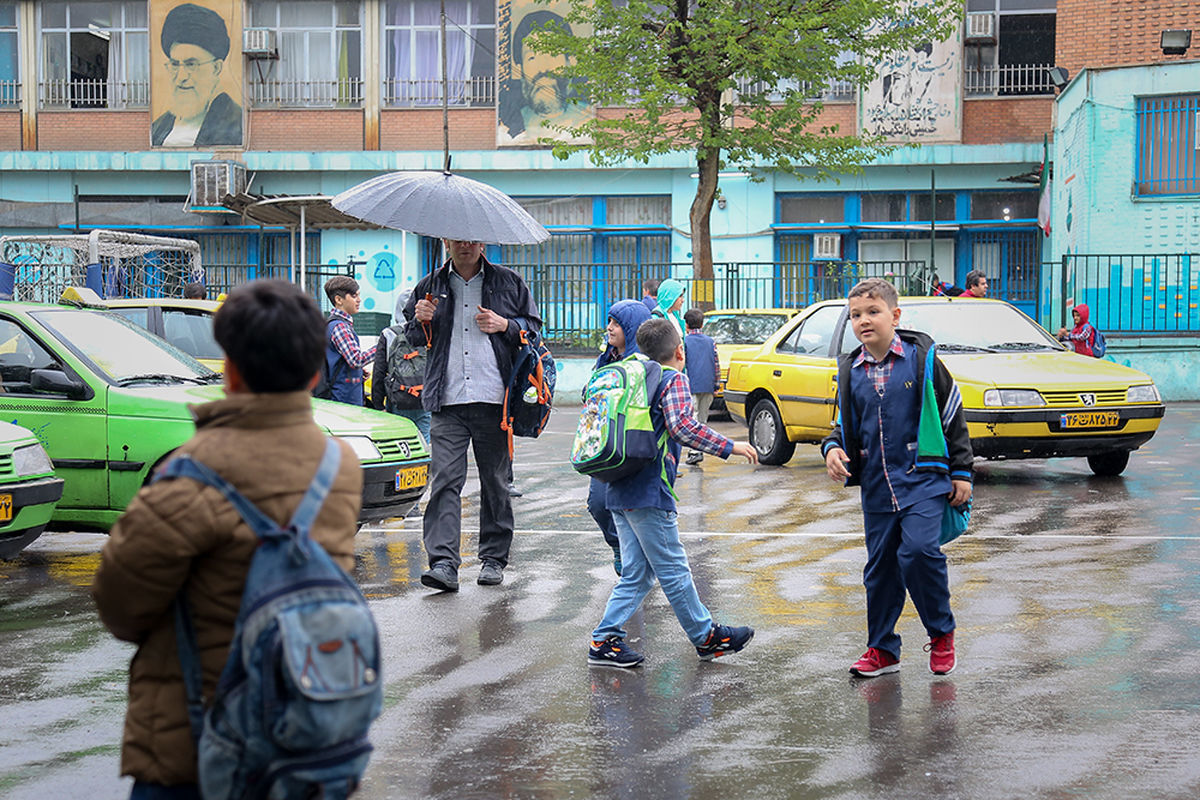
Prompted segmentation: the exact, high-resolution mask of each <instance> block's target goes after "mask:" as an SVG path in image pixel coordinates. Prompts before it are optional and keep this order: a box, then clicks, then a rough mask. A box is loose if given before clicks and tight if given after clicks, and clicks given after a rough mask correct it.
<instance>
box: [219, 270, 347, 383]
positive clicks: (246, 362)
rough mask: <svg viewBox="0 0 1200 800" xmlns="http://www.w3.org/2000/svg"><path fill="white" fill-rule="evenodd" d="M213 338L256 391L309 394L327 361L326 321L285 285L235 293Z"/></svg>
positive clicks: (251, 286)
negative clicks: (313, 379)
mask: <svg viewBox="0 0 1200 800" xmlns="http://www.w3.org/2000/svg"><path fill="white" fill-rule="evenodd" d="M213 336H214V337H215V338H216V340H217V344H219V345H221V349H222V350H224V351H225V355H226V356H228V357H229V360H230V361H232V362H233V363H234V364H235V365H236V366H237V368H238V371H239V372H240V373H241V374H242V378H243V379H244V380H245V381H246V386H248V387H249V388H250V390H251V391H252V392H297V391H300V390H302V389H306V388H308V382H309V381H310V380H312V377H313V375H316V374H317V371H318V370H320V369H321V359H323V358H324V357H325V318H324V317H322V316H321V310H320V309H319V308H317V304H316V301H314V300H313V299H312V298H311V297H309V296H308V295H307V294H305V293H304V292H303V291H301V290H300V288H299V287H297V286H295V285H294V284H291V283H288V282H287V281H276V280H257V281H250V282H249V283H244V284H242V285H241V286H239V287H237V288H236V289H234V290H233V291H232V292H230V293H229V296H228V297H227V298H225V302H224V303H222V304H221V307H220V308H219V309H218V310H217V314H216V316H215V317H214V318H213Z"/></svg>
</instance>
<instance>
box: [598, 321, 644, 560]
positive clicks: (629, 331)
mask: <svg viewBox="0 0 1200 800" xmlns="http://www.w3.org/2000/svg"><path fill="white" fill-rule="evenodd" d="M648 319H650V309H649V308H647V307H646V305H645V304H644V303H642V302H639V301H637V300H618V301H617V302H615V303H613V304H612V308H610V309H609V310H608V327H607V328H605V336H606V341H607V346H606V347H605V348H604V352H603V353H601V354H600V357H599V358H597V359H596V364H595V366H593V367H592V369H593V370H597V369H600V368H601V367H603V366H606V365H608V364H611V363H613V362H614V361H620V360H621V359H622V358H625V357H626V356H631V355H633V354H634V353H636V352H638V346H637V329H638V327H640V326H641V324H642V323H643V322H645V321H646V320H648ZM607 486H608V484H606V483H604V482H602V481H598V480H596V479H595V478H592V480H591V483H590V484H589V485H588V498H587V507H588V513H589V514H591V515H592V519H594V520H596V524H597V525H599V526H600V532H601V533H603V534H604V541H605V542H606V543H607V544H608V546H609V547H611V548H612V551H613V569H614V570H616V572H617V575H620V574H621V543H620V540H619V539H618V538H617V526H616V525H615V524H614V523H613V515H612V512H611V511H609V510H608V509H607V508H605V507H604V494H605V491H606V489H607Z"/></svg>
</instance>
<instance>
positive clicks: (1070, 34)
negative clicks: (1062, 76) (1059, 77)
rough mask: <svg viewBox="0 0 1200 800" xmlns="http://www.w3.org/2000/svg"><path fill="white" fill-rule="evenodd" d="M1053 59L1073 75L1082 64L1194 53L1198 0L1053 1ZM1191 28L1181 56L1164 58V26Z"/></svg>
mask: <svg viewBox="0 0 1200 800" xmlns="http://www.w3.org/2000/svg"><path fill="white" fill-rule="evenodd" d="M1057 9H1058V19H1057V21H1056V40H1057V41H1056V43H1055V63H1056V64H1057V65H1058V66H1060V67H1066V68H1067V70H1068V71H1069V72H1070V73H1071V77H1074V76H1075V74H1076V73H1077V72H1079V70H1080V68H1082V67H1103V66H1113V65H1117V64H1144V63H1147V62H1159V61H1173V60H1182V59H1186V58H1189V57H1191V58H1197V57H1200V0H1058V5H1057ZM1179 28H1186V29H1190V30H1191V31H1192V48H1191V50H1190V51H1189V52H1188V54H1187V55H1183V56H1164V55H1163V53H1162V48H1161V46H1160V38H1159V37H1160V36H1161V34H1162V32H1163V31H1164V30H1171V29H1179Z"/></svg>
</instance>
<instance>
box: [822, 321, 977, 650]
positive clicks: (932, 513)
mask: <svg viewBox="0 0 1200 800" xmlns="http://www.w3.org/2000/svg"><path fill="white" fill-rule="evenodd" d="M897 336H898V338H899V340H900V345H901V347H902V349H903V351H904V355H903V356H902V357H901V356H898V355H896V354H891V353H889V355H888V356H887V358H889V359H891V360H892V369H891V374H890V375H889V376H888V379H887V382H886V384H885V387H884V390H883V393H882V395H881V394H880V393H879V392H878V391H877V390H876V388H875V385H874V382H873V381H872V379H871V378H870V377H869V376H868V375H867V370H866V369H865V368H864V367H863V366H861V365H860V366H857V367H854V366H853V364H854V362H855V360H856V359H857V357H858V355H859V353H860V352H861V351H862V347H861V345H860V346H859V347H858V348H857V349H856V350H855V351H854V352H853V353H851V354H849V355H848V356H843V357H842V358H841V359H840V362H839V365H838V386H839V396H838V410H839V423H838V425H837V427H836V428H835V429H834V431H833V432H832V433H831V434H830V435H829V437H827V438H826V439H825V441H824V442H823V443H822V445H821V452H822V454H826V453H828V452H829V450H830V449H831V448H833V447H841V448H842V449H843V450H845V451H846V454H847V456H848V457H849V459H850V462H849V464H847V469H848V470H849V472H850V478H849V479H848V480H847V482H846V484H847V485H848V486H853V485H859V486H861V487H862V508H863V522H864V526H863V527H864V529H865V534H866V544H867V564H866V567H865V568H864V569H863V584H864V586H865V587H866V591H867V634H868V643H867V644H868V646H869V647H876V648H878V649H880V650H884V651H887V652H889V653H891V654H892V655H894V656H896V657H897V658H899V657H900V644H901V641H900V636H899V635H897V634H896V632H895V626H896V621H897V620H898V619H899V617H900V612H901V611H902V610H903V608H904V596H905V591H906V590H907V592H908V594H909V595H910V596H911V597H912V599H913V605H914V606H915V607H916V609H917V613H918V614H919V615H920V617H921V621H922V623H923V624H924V625H925V629H926V632H927V633H928V634H929V636H930V637H935V636H941V635H943V634H946V633H949V632H950V631H952V630H954V626H955V623H954V615H953V614H952V613H951V611H950V588H949V581H948V577H947V573H946V557H945V555H943V554H942V552H941V548H940V547H939V546H938V536H939V534H940V532H941V521H942V515H943V513H944V512H945V508H946V502H947V495H949V494H950V491H951V479H952V478H953V479H955V480H966V481H970V480H971V469H972V468H971V462H972V460H973V458H974V456H973V454H972V452H971V442H970V437H969V435H968V433H967V426H966V422H965V419H964V417H963V412H962V398H961V396H960V395H959V393H958V387H957V386H956V385H955V384H954V379H953V378H952V377H951V376H950V373H949V372H948V371H947V370H946V368H945V366H944V365H943V364H942V363H941V361H940V360H938V359H937V358H936V356H935V354H934V348H933V341H932V340H931V339H930V338H929V337H928V336H926V335H925V334H923V333H918V332H915V331H899V330H898V331H897ZM931 394H932V398H931V397H930V395H931ZM931 400H932V402H931Z"/></svg>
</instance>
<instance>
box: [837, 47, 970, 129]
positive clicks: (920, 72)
mask: <svg viewBox="0 0 1200 800" xmlns="http://www.w3.org/2000/svg"><path fill="white" fill-rule="evenodd" d="M961 39H962V37H961V35H960V34H956V35H954V36H951V37H950V38H949V39H948V40H947V41H944V42H926V43H925V44H923V45H921V46H919V47H916V48H913V49H912V50H907V51H904V52H902V53H897V54H896V55H895V56H893V57H892V58H889V59H886V60H885V61H883V62H882V63H881V64H880V66H879V73H878V77H877V78H876V79H875V80H874V81H872V82H871V83H870V84H868V85H867V86H866V87H864V88H863V90H862V92H861V96H860V97H859V103H858V108H859V117H860V127H861V128H862V130H863V132H864V133H867V134H869V135H873V136H882V137H884V139H886V140H887V141H889V142H924V143H934V142H959V141H961V140H962V100H961V99H960V95H961V83H962V79H961V76H962V45H961Z"/></svg>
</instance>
